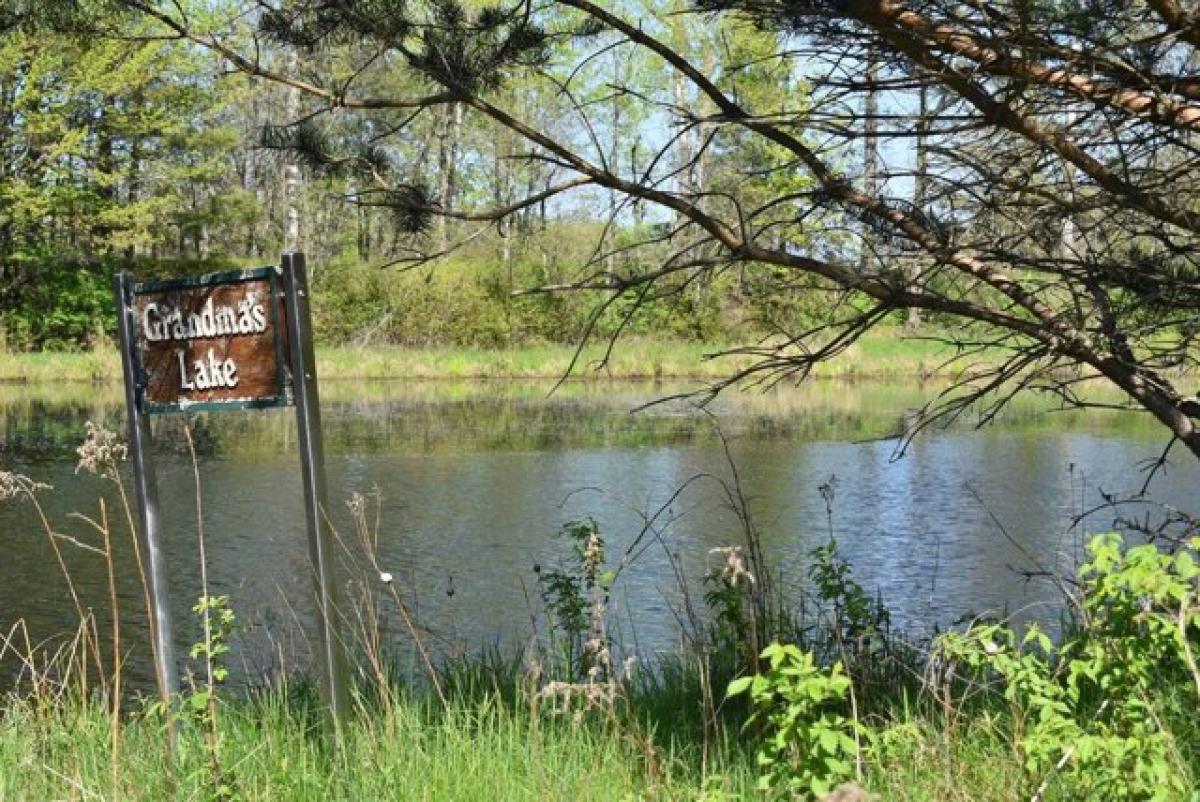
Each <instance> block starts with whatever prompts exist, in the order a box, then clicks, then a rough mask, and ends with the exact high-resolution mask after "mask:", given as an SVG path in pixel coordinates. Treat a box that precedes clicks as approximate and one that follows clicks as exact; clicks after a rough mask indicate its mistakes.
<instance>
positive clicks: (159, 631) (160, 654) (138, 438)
mask: <svg viewBox="0 0 1200 802" xmlns="http://www.w3.org/2000/svg"><path fill="white" fill-rule="evenodd" d="M115 289H116V293H117V334H118V336H119V338H120V341H121V366H122V369H123V372H124V374H125V409H126V413H127V416H128V418H129V451H130V453H131V454H132V455H133V484H134V487H135V489H136V491H137V505H138V524H139V526H140V529H141V533H140V534H141V540H142V554H144V555H145V560H146V563H147V565H146V566H145V569H146V573H147V578H148V580H149V582H150V603H151V605H152V606H153V607H154V609H153V610H147V611H146V614H147V615H148V616H149V619H150V636H151V639H152V640H153V642H154V678H155V681H156V682H157V684H158V694H159V696H160V697H161V698H162V701H163V703H164V704H170V701H171V696H172V695H173V694H174V693H176V692H177V691H178V690H179V674H178V672H177V671H176V667H175V639H174V633H173V631H172V629H171V609H170V602H169V599H168V596H167V576H166V565H165V562H166V555H165V554H163V549H162V543H161V540H160V536H159V526H158V482H157V480H156V479H155V475H154V463H153V462H152V461H151V457H150V446H151V439H150V425H149V422H148V421H147V420H146V416H145V414H144V413H143V412H142V404H141V401H142V399H141V395H142V387H143V383H142V378H141V376H140V375H139V374H140V368H139V363H138V360H137V358H136V353H135V350H134V343H135V342H136V340H137V334H136V326H137V323H136V322H135V321H134V318H133V314H134V312H133V278H132V276H130V275H129V274H128V273H120V274H118V275H117V277H116V281H115Z"/></svg>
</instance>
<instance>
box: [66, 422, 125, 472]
mask: <svg viewBox="0 0 1200 802" xmlns="http://www.w3.org/2000/svg"><path fill="white" fill-rule="evenodd" d="M85 425H86V426H87V437H85V438H84V440H83V444H82V445H81V446H79V448H77V449H75V453H76V454H78V455H79V464H78V465H76V466H75V473H79V472H80V471H87V472H88V473H92V474H96V475H97V476H105V477H107V478H110V479H115V478H117V464H118V463H120V462H124V461H125V459H126V457H128V456H129V448H128V447H126V445H125V444H124V443H122V442H121V440H120V438H119V437H117V433H116V432H113V431H110V430H109V429H106V428H104V427H103V426H98V425H96V424H95V423H92V422H91V421H88V422H87V424H85Z"/></svg>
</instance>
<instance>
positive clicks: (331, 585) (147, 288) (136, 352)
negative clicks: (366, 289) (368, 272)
mask: <svg viewBox="0 0 1200 802" xmlns="http://www.w3.org/2000/svg"><path fill="white" fill-rule="evenodd" d="M281 285H282V286H281ZM115 288H116V294H117V308H118V315H117V317H118V321H119V325H118V331H119V334H120V340H121V363H122V365H123V366H124V374H125V403H126V407H127V409H128V414H129V448H130V451H131V452H132V454H133V473H134V482H135V484H136V485H137V502H138V513H139V515H138V519H139V524H140V529H141V538H142V543H143V544H144V547H143V551H144V553H145V555H146V561H147V568H148V576H149V583H150V595H151V604H152V605H153V608H154V609H153V610H152V611H151V634H152V638H153V641H154V647H155V648H154V668H155V678H156V680H157V682H158V689H159V693H160V694H161V696H162V698H163V700H164V701H166V702H168V703H169V702H170V700H171V697H172V696H173V695H174V694H175V693H176V692H177V691H178V690H179V677H178V673H177V670H176V665H175V645H174V640H173V633H172V627H171V615H170V609H169V601H168V595H167V584H166V572H165V564H164V562H165V555H164V553H163V548H162V543H161V538H160V531H159V518H158V491H157V486H156V483H155V476H154V466H153V464H152V463H151V459H150V428H149V426H148V425H147V419H146V416H147V415H152V414H164V413H172V412H189V411H217V410H223V409H261V408H264V407H280V406H288V405H290V404H293V403H294V404H295V405H296V421H297V424H298V426H299V430H300V438H299V442H300V467H301V473H302V475H303V480H304V510H305V514H306V517H307V519H308V545H309V554H310V556H311V559H312V568H313V578H314V580H315V584H316V591H317V623H318V626H319V628H320V632H321V668H322V674H323V676H324V680H325V681H324V689H325V700H326V703H327V705H328V707H329V712H330V714H331V717H332V720H333V723H334V724H335V725H340V723H341V722H342V720H343V717H344V716H345V714H346V712H347V711H348V710H349V702H348V696H347V687H346V669H345V664H346V660H345V654H344V651H343V645H342V642H341V640H340V639H339V638H338V635H337V617H338V615H339V608H338V604H337V577H336V570H335V567H334V563H333V554H334V549H333V543H332V539H333V537H332V532H331V530H330V527H329V524H328V521H327V520H326V517H325V516H326V514H327V512H328V504H327V501H326V491H325V470H324V449H323V446H322V439H321V412H320V408H319V399H318V396H317V377H316V362H315V359H314V358H313V341H312V316H311V313H310V310H309V304H308V301H309V298H308V275H307V272H306V270H305V264H304V255H303V254H299V253H294V254H285V255H284V256H283V260H282V265H281V266H280V267H264V268H259V269H256V270H235V271H229V272H225V273H213V274H210V275H207V276H197V277H194V278H183V279H174V280H171V281H156V282H145V283H136V282H134V280H133V278H132V277H131V276H130V275H129V274H127V273H122V274H120V275H119V276H117V279H116V285H115Z"/></svg>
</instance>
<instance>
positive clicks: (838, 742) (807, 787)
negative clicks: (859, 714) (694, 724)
mask: <svg viewBox="0 0 1200 802" xmlns="http://www.w3.org/2000/svg"><path fill="white" fill-rule="evenodd" d="M762 659H763V660H764V661H766V662H767V670H766V671H765V672H763V673H760V674H755V675H753V676H746V677H739V678H738V679H735V680H734V681H733V682H731V683H730V684H729V690H728V692H727V695H728V696H731V697H732V696H738V695H739V694H745V693H748V694H749V696H750V702H751V705H752V707H753V713H752V715H751V717H750V720H749V721H748V722H747V726H753V725H755V724H757V725H758V726H760V727H761V728H762V740H761V741H760V743H759V747H758V752H757V756H756V757H757V763H758V766H759V770H760V774H759V779H758V787H759V788H760V789H761V790H764V791H775V792H783V793H786V794H787V795H789V797H794V796H796V795H802V796H805V797H815V798H820V797H823V796H824V795H825V794H828V793H829V792H830V791H831V790H832V789H833V788H835V787H836V786H837V785H838V784H840V783H841V782H842V781H844V780H847V779H849V778H852V777H853V776H854V774H855V765H856V761H857V758H858V743H859V739H860V738H861V737H862V736H863V735H865V730H864V729H863V728H862V726H861V725H860V724H859V723H857V722H856V721H853V720H851V719H848V718H847V717H846V716H845V714H844V712H843V710H844V708H845V703H846V697H847V694H848V693H849V691H850V678H849V677H847V676H846V674H845V672H844V671H843V670H842V665H841V663H835V664H834V665H833V666H832V667H830V668H829V669H824V668H822V667H821V666H820V665H818V664H817V661H816V659H815V658H814V657H813V655H812V653H811V652H806V651H801V650H800V649H799V648H798V647H796V646H793V645H783V644H779V643H772V644H771V645H770V646H768V647H767V648H766V649H764V650H763V653H762Z"/></svg>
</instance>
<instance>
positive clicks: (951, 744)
mask: <svg viewBox="0 0 1200 802" xmlns="http://www.w3.org/2000/svg"><path fill="white" fill-rule="evenodd" d="M489 670H491V668H489V667H486V666H482V665H476V666H474V671H475V674H476V676H475V687H473V688H470V689H467V690H465V691H464V692H463V693H459V694H457V695H456V694H451V696H450V703H449V705H448V706H447V707H444V708H443V707H442V706H441V705H440V704H435V703H434V702H432V701H431V700H430V699H428V698H425V697H418V696H414V695H412V694H411V693H409V692H406V691H401V690H397V691H396V692H395V694H394V696H393V703H392V704H391V705H387V706H383V707H380V706H379V705H376V704H372V703H370V702H367V701H364V697H363V696H358V697H356V700H357V701H356V705H355V709H354V711H353V715H352V717H351V719H350V721H349V722H348V724H347V726H346V727H345V729H344V731H343V735H342V740H341V748H340V749H339V750H334V749H332V748H330V741H329V740H328V739H327V738H325V736H324V734H323V733H324V731H323V728H322V721H321V717H320V714H319V712H318V709H317V707H316V703H315V701H314V698H313V693H312V692H311V688H309V687H307V686H303V687H301V688H300V689H299V690H291V691H289V690H288V689H287V688H286V686H285V687H283V688H282V689H276V690H273V691H270V692H266V693H260V694H258V695H256V696H254V697H252V698H248V699H240V700H233V701H227V702H223V703H222V705H221V707H220V714H219V722H220V733H221V746H220V755H221V757H220V765H221V770H222V773H223V775H224V776H225V777H227V778H229V779H231V780H232V785H233V787H234V789H235V791H236V798H237V799H241V800H264V801H265V800H288V801H289V802H299V801H300V800H312V801H313V802H339V801H340V800H346V802H351V801H357V800H406V802H407V801H408V800H421V801H422V802H424V801H425V800H428V801H429V802H455V801H457V800H463V801H464V802H465V801H468V800H470V801H472V802H474V801H475V800H478V801H479V802H489V801H490V800H505V802H520V800H530V802H533V800H539V801H540V800H571V802H576V801H580V802H583V801H585V800H586V801H590V800H595V801H596V802H602V801H603V802H609V801H610V800H616V801H617V802H621V801H622V800H710V801H711V802H716V801H717V800H721V801H722V802H727V801H728V802H732V800H743V802H750V801H751V800H762V799H770V798H772V797H766V796H764V795H762V794H760V793H759V792H757V791H756V790H755V782H756V773H755V763H754V755H753V750H752V743H753V736H752V731H746V730H744V729H743V728H742V727H741V725H740V722H739V721H736V720H734V719H733V718H732V717H729V716H726V720H724V721H722V722H720V723H719V726H718V727H717V729H716V730H715V732H710V734H709V735H708V743H707V745H705V744H704V740H705V738H704V736H703V735H702V734H701V732H700V729H699V726H700V725H699V721H700V716H699V715H692V714H691V713H692V712H693V709H694V710H695V711H696V712H698V711H699V709H700V697H699V685H698V682H697V681H696V678H695V677H694V676H692V677H680V676H679V675H671V676H669V677H668V679H667V680H666V681H662V680H658V681H655V682H651V683H646V684H642V685H640V686H638V687H635V688H634V689H633V690H632V692H631V694H630V697H629V699H628V702H627V703H626V704H623V705H621V706H620V707H621V710H620V712H619V713H618V715H616V716H613V717H609V716H599V715H591V716H589V717H585V718H584V719H582V720H576V719H574V718H573V717H572V716H569V715H567V716H563V715H555V714H552V713H549V712H547V711H546V710H545V709H542V710H540V711H535V710H534V708H533V705H531V703H530V700H529V697H528V695H527V694H525V693H524V692H523V691H519V690H518V691H516V692H513V691H512V688H511V687H510V688H501V687H500V686H501V685H503V683H504V682H505V681H506V680H507V679H508V678H507V677H505V678H501V679H499V680H497V679H496V678H495V677H493V678H491V679H489V678H488V677H487V676H485V674H486V673H487V672H488V671H489ZM489 685H490V686H492V687H491V688H490V689H489V687H488V686H489ZM926 701H928V700H926ZM897 705H898V706H897V710H898V711H899V712H894V713H891V714H884V715H881V714H878V713H876V714H872V716H871V722H872V728H873V730H874V731H875V732H876V734H877V737H878V738H880V739H881V740H880V742H879V743H880V745H879V746H878V747H877V748H875V749H873V750H870V751H868V752H866V753H865V754H866V760H865V761H864V764H863V785H864V786H865V787H866V788H867V789H868V790H869V791H870V792H871V793H872V794H874V795H875V796H874V798H875V799H878V800H888V801H889V802H891V801H895V802H935V801H936V802H956V801H961V802H968V801H969V802H1017V800H1024V799H1026V798H1027V797H1026V795H1025V794H1024V793H1023V792H1022V784H1021V783H1020V782H1017V781H1016V778H1018V777H1020V776H1021V767H1020V765H1019V763H1018V761H1017V758H1016V757H1015V756H1014V748H1013V741H1012V738H1013V735H1012V730H1011V722H1007V721H1006V720H1005V718H1004V716H1003V714H1002V713H996V712H995V711H993V712H991V713H989V712H987V711H982V712H979V711H977V712H975V713H972V714H968V715H963V716H961V717H960V718H957V719H956V720H955V723H954V724H953V725H952V726H949V727H948V726H946V725H945V724H943V723H942V721H941V720H940V719H941V717H940V716H939V715H938V713H937V711H936V710H935V709H934V707H933V706H932V705H930V704H925V705H924V706H923V708H922V709H920V710H917V709H909V708H907V707H904V706H901V705H900V704H899V702H897ZM130 706H131V707H135V708H136V705H130ZM669 711H673V714H672V713H670V712H669ZM111 724H112V719H111V717H110V714H109V712H108V711H107V710H106V709H105V708H104V706H103V705H102V704H101V703H99V702H98V701H95V700H91V701H80V700H78V699H76V700H74V701H70V702H67V703H63V704H57V705H47V704H46V703H44V702H38V701H36V700H34V699H32V698H29V697H9V698H8V699H7V700H5V701H4V702H0V800H4V801H5V802H41V800H50V799H79V800H87V799H123V800H165V799H172V798H174V799H195V800H211V799H214V795H213V793H212V790H211V780H210V777H211V774H210V771H211V768H210V764H209V762H208V756H207V753H206V752H205V750H204V739H203V734H202V732H201V731H200V730H199V728H198V727H197V726H196V725H195V724H194V723H192V722H190V721H187V720H183V721H182V723H181V726H180V731H179V733H180V734H179V740H178V746H177V751H176V753H175V761H174V767H173V768H170V767H169V761H168V759H167V754H166V750H165V735H164V726H163V723H162V720H161V719H160V718H158V717H157V716H153V715H146V714H143V713H142V712H141V711H140V710H137V709H135V710H132V711H128V712H125V713H123V714H122V719H121V726H120V728H119V749H118V760H117V766H116V771H115V773H114V768H113V760H112V756H113V751H112V731H113V730H112V726H111ZM1069 798H1070V797H1067V796H1065V795H1064V794H1063V793H1061V791H1060V789H1057V788H1056V787H1055V785H1054V784H1053V783H1051V784H1050V785H1049V787H1048V793H1047V794H1046V796H1045V797H1044V799H1045V800H1046V802H1050V801H1051V800H1056V801H1057V802H1066V800H1067V799H1069ZM1097 802H1099V800H1097Z"/></svg>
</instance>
